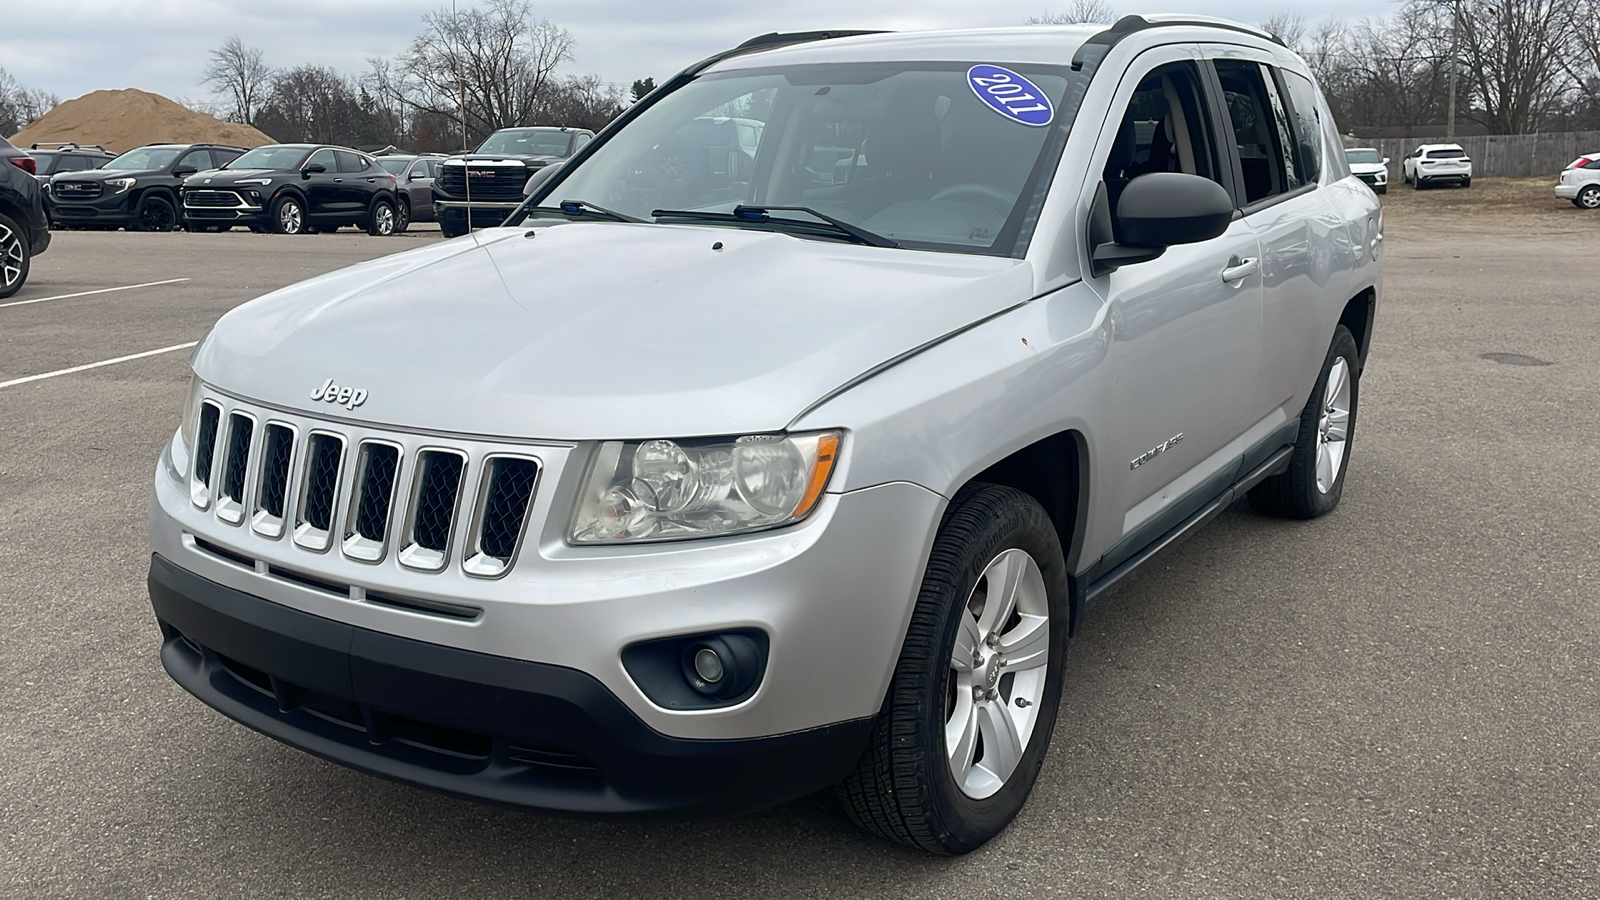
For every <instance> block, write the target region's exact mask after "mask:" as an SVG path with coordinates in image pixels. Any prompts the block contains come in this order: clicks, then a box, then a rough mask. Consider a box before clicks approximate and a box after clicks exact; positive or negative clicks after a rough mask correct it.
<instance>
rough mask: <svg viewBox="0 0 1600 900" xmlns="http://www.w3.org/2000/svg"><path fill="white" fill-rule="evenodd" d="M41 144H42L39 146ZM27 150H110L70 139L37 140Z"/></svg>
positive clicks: (103, 151)
mask: <svg viewBox="0 0 1600 900" xmlns="http://www.w3.org/2000/svg"><path fill="white" fill-rule="evenodd" d="M41 144H43V145H44V146H40V145H41ZM28 149H29V150H99V151H100V152H101V153H110V152H111V151H110V150H107V149H106V148H104V147H102V146H100V145H99V144H78V143H74V142H72V141H38V142H36V143H34V144H33V145H32V146H30V147H29V148H28Z"/></svg>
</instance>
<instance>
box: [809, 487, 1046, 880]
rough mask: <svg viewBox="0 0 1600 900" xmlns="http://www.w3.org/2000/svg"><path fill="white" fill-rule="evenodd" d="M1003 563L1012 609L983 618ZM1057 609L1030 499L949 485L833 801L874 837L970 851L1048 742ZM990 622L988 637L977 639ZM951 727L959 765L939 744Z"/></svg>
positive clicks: (1008, 810)
mask: <svg viewBox="0 0 1600 900" xmlns="http://www.w3.org/2000/svg"><path fill="white" fill-rule="evenodd" d="M1010 567H1014V568H1010ZM1008 568H1010V570H1011V571H1015V572H1019V573H1020V574H1021V577H1020V578H1017V579H1015V580H1013V581H1012V583H1013V584H1016V585H1019V587H1018V588H1017V590H1016V591H1015V593H1014V594H1013V595H1012V597H1013V600H1012V602H1011V603H1010V604H1008V605H1010V606H1011V607H1012V609H1013V610H1014V611H1013V612H1007V613H1006V614H1005V615H1004V617H1003V618H1001V619H1000V621H999V622H998V623H995V622H993V621H991V620H992V619H993V618H994V617H998V616H1001V613H1002V612H1005V608H1004V607H999V606H996V607H993V608H991V607H990V605H989V604H988V603H987V602H985V601H986V599H987V596H988V594H989V582H990V581H991V580H992V579H991V576H993V578H994V580H1004V579H1003V578H1002V577H1001V574H1002V573H1003V572H1004V571H1006V570H1007V569H1008ZM980 585H981V586H982V588H983V589H982V590H981V591H980V590H979V587H980ZM974 603H977V604H979V606H978V608H977V610H976V612H975V611H974V608H973V604H974ZM1018 609H1020V610H1024V611H1026V612H1027V615H1026V616H1024V615H1023V614H1022V613H1020V612H1015V610H1018ZM984 613H989V617H988V618H985V616H984V615H983V614H984ZM1069 614H1070V613H1069V602H1068V593H1067V570H1066V563H1065V561H1064V559H1063V557H1062V553H1061V543H1060V540H1059V538H1058V536H1057V534H1056V530H1055V527H1054V526H1053V525H1052V524H1051V522H1050V517H1049V515H1047V514H1046V513H1045V511H1044V509H1043V507H1041V506H1040V505H1039V503H1038V502H1037V501H1036V500H1034V499H1033V498H1032V497H1030V496H1028V495H1027V494H1024V493H1022V492H1021V491H1018V490H1015V489H1013V488H1008V487H999V486H995V485H986V484H975V485H970V486H968V487H967V488H964V489H963V490H962V491H961V492H960V493H958V494H957V495H956V498H955V500H954V501H952V502H951V504H950V507H949V509H948V510H946V512H945V515H944V520H943V522H941V524H940V526H939V534H938V536H937V537H936V538H935V540H934V544H933V550H932V552H931V553H930V554H929V557H928V567H927V572H926V574H925V575H924V576H923V580H922V588H921V591H920V593H919V594H918V596H917V604H916V608H915V609H914V610H913V612H912V615H911V624H910V626H909V628H908V629H907V632H906V638H905V643H904V645H903V646H902V649H901V651H900V659H899V661H898V663H897V664H896V666H895V672H894V678H893V680H892V681H891V682H890V685H889V691H888V694H887V696H886V697H885V698H884V702H883V709H882V711H881V712H880V713H879V715H878V718H877V721H876V722H875V723H874V724H873V730H872V735H871V737H870V739H869V740H868V743H867V748H866V750H865V751H864V752H863V753H862V756H861V760H860V761H859V762H858V763H857V764H856V769H855V771H854V772H852V773H851V774H850V775H849V776H848V777H847V778H846V779H845V780H844V782H842V783H841V784H840V785H839V787H838V788H837V793H838V796H839V800H840V803H841V805H842V806H843V807H844V810H845V813H846V814H847V815H849V816H850V818H851V819H852V820H854V821H855V822H856V824H858V825H860V826H861V827H863V828H865V829H866V830H868V831H870V832H872V833H874V834H877V835H879V836H881V837H884V838H888V839H889V840H892V841H898V842H900V843H902V844H906V845H909V846H912V847H916V848H918V849H921V850H925V851H928V852H930V853H937V854H945V855H954V854H959V853H966V852H968V851H970V850H975V849H977V848H978V847H980V846H982V845H983V844H984V843H985V842H986V841H988V840H989V839H990V838H993V837H994V836H995V835H997V834H999V833H1000V832H1001V831H1002V830H1004V828H1005V827H1006V825H1007V824H1009V823H1010V822H1011V820H1012V819H1013V818H1015V817H1016V815H1017V813H1018V811H1020V810H1021V809H1022V805H1023V803H1024V802H1025V801H1026V800H1027V799H1028V793H1029V791H1031V790H1032V789H1033V785H1034V782H1035V781H1037V780H1038V777H1039V769H1040V767H1041V766H1042V765H1043V763H1044V757H1045V752H1046V750H1047V749H1048V748H1049V744H1050V733H1051V731H1052V730H1053V729H1054V727H1055V720H1056V707H1057V705H1058V703H1059V701H1060V699H1061V681H1062V672H1063V670H1064V668H1065V661H1066V650H1067V624H1068V616H1069ZM991 626H994V629H993V631H990V632H988V633H996V632H999V633H1000V634H999V636H998V639H997V642H989V641H985V640H984V639H983V635H984V634H985V632H986V629H989V628H990V627H991ZM958 638H959V639H960V643H959V644H958V642H957V640H958ZM969 647H971V648H973V649H972V650H971V651H969V650H968V649H967V648H969ZM1024 648H1026V649H1024ZM968 652H972V653H973V654H974V656H973V657H972V658H969V657H968V656H967V653H968ZM1008 654H1009V655H1011V663H1010V664H1009V665H1007V664H1006V659H1005V657H1006V655H1008ZM1018 654H1022V655H1021V656H1020V657H1019V656H1018ZM1019 658H1020V659H1022V660H1025V661H1026V664H1023V665H1017V662H1018V660H1019ZM973 659H981V660H982V663H981V665H978V664H972V663H973ZM997 665H998V666H999V668H996V666H997ZM963 668H964V669H965V671H964V672H963V671H962V670H963ZM974 689H976V690H982V691H985V697H984V699H982V700H978V699H976V698H975V697H974V694H973V693H972V692H973V690H974ZM1019 700H1026V701H1028V702H1026V703H1022V702H1017V701H1019ZM1030 709H1031V712H1028V710H1030ZM1018 719H1021V721H1020V722H1019V721H1018ZM963 723H964V724H963ZM952 725H954V727H955V729H956V733H957V742H958V743H957V747H958V748H962V747H963V746H964V748H965V751H966V755H967V757H968V760H969V761H968V762H966V763H964V764H958V763H955V762H953V761H952V759H951V755H952V754H950V753H947V747H948V746H949V744H948V742H947V739H946V733H947V729H949V728H951V727H952ZM1002 734H1005V735H1010V736H1011V741H1010V743H1011V746H1012V747H1013V751H1012V752H1011V753H1009V754H1008V753H1003V752H998V751H997V750H995V749H991V746H990V745H991V744H992V745H994V746H995V747H998V746H999V743H998V742H996V741H994V740H993V738H992V737H991V736H992V735H1002ZM1019 740H1020V742H1021V752H1020V753H1019V752H1016V750H1015V748H1016V747H1017V742H1018V741H1019ZM1011 762H1014V764H1015V765H1014V767H1010V766H1009V763H1011ZM1008 767H1009V768H1010V771H1009V772H1006V771H1005V769H1006V768H1008ZM958 768H959V769H960V770H961V771H962V772H963V773H964V775H963V776H962V779H961V781H960V782H959V783H958V780H957V775H956V774H955V773H956V770H957V769H958Z"/></svg>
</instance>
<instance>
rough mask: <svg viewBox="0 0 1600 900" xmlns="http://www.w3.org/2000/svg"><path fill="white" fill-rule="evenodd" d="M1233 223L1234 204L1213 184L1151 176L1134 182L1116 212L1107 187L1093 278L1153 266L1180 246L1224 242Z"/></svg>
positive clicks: (1098, 205) (1092, 228)
mask: <svg viewBox="0 0 1600 900" xmlns="http://www.w3.org/2000/svg"><path fill="white" fill-rule="evenodd" d="M1232 221H1233V198H1232V197H1230V196H1228V192H1227V191H1225V190H1223V189H1222V186H1221V185H1219V184H1217V183H1216V182H1215V181H1212V180H1211V179H1209V178H1201V177H1200V176H1198V175H1185V174H1182V173H1179V172H1151V173H1149V174H1147V175H1140V176H1138V177H1137V178H1134V179H1133V180H1132V181H1129V182H1128V184H1127V186H1125V187H1124V188H1123V189H1122V196H1121V197H1120V198H1118V200H1117V209H1116V213H1115V215H1113V214H1112V212H1111V206H1110V202H1109V200H1108V198H1107V194H1106V188H1105V184H1104V182H1102V183H1101V185H1100V187H1099V188H1098V189H1097V190H1096V192H1095V198H1094V207H1093V209H1092V211H1091V212H1090V219H1089V232H1090V241H1091V244H1090V246H1091V256H1092V258H1093V263H1094V265H1093V274H1094V275H1095V276H1097V277H1098V276H1101V275H1105V274H1108V273H1110V272H1113V271H1115V270H1117V269H1118V268H1121V267H1122V266H1129V265H1133V264H1135V263H1142V262H1149V261H1150V260H1153V259H1156V258H1158V257H1160V256H1161V254H1163V253H1165V252H1166V251H1167V248H1168V247H1171V246H1173V245H1175V244H1198V243H1200V242H1202V241H1209V240H1211V239H1212V238H1214V237H1219V236H1221V235H1222V233H1223V232H1225V231H1227V230H1228V225H1229V223H1231V222H1232Z"/></svg>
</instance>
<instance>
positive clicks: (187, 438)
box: [178, 375, 200, 456]
mask: <svg viewBox="0 0 1600 900" xmlns="http://www.w3.org/2000/svg"><path fill="white" fill-rule="evenodd" d="M199 422H200V376H199V375H190V376H189V399H188V400H186V401H185V402H184V404H183V421H182V422H179V423H178V437H179V439H180V440H182V442H183V452H184V455H185V456H189V455H191V454H193V453H194V433H195V429H196V427H198V425H199Z"/></svg>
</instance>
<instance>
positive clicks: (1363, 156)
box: [1344, 150, 1383, 163]
mask: <svg viewBox="0 0 1600 900" xmlns="http://www.w3.org/2000/svg"><path fill="white" fill-rule="evenodd" d="M1344 158H1345V159H1347V160H1349V161H1350V162H1353V163H1381V162H1383V157H1381V156H1379V155H1378V151H1376V150H1346V151H1345V152H1344Z"/></svg>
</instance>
